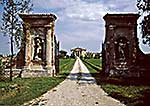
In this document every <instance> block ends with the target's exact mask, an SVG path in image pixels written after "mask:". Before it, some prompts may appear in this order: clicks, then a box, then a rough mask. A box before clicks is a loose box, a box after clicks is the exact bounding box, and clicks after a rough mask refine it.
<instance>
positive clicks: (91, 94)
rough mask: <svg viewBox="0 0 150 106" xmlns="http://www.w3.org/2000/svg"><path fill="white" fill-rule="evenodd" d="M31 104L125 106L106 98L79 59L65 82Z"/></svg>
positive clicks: (49, 105)
mask: <svg viewBox="0 0 150 106" xmlns="http://www.w3.org/2000/svg"><path fill="white" fill-rule="evenodd" d="M34 102H37V105H36V103H34ZM33 103H34V106H125V105H124V104H121V103H120V102H119V101H117V100H115V99H113V98H111V97H109V96H107V94H106V93H105V92H104V91H103V90H102V89H101V87H100V86H99V85H97V84H96V82H95V79H94V78H93V77H92V76H91V74H90V73H89V71H88V69H87V68H86V66H85V65H84V64H83V63H82V61H81V60H80V59H79V58H77V60H76V62H75V64H74V67H73V69H72V71H71V73H70V75H69V76H68V77H67V79H66V80H65V81H63V82H62V83H61V84H60V85H58V86H57V87H55V88H53V89H52V90H50V91H48V92H47V93H46V94H44V95H43V96H41V97H39V98H37V99H35V100H33V101H31V103H30V104H31V106H32V104H33Z"/></svg>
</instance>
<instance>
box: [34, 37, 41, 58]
mask: <svg viewBox="0 0 150 106" xmlns="http://www.w3.org/2000/svg"><path fill="white" fill-rule="evenodd" d="M34 42H35V45H34V56H33V60H42V39H41V38H38V37H37V38H35V39H34Z"/></svg>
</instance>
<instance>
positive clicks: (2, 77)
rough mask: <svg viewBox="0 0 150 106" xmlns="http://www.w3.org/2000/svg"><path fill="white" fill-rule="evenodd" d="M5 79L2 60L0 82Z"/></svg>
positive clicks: (0, 62)
mask: <svg viewBox="0 0 150 106" xmlns="http://www.w3.org/2000/svg"><path fill="white" fill-rule="evenodd" d="M3 79H4V65H3V62H2V59H0V81H1V80H3Z"/></svg>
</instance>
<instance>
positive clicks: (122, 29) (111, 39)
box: [102, 13, 139, 77]
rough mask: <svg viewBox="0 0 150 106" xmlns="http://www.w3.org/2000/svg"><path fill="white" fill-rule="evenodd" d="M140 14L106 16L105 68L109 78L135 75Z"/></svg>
mask: <svg viewBox="0 0 150 106" xmlns="http://www.w3.org/2000/svg"><path fill="white" fill-rule="evenodd" d="M138 17H139V15H138V14H132V13H130V14H106V15H105V16H104V20H105V23H106V24H105V27H106V35H105V41H104V44H103V54H102V55H103V68H104V70H103V71H105V72H104V73H105V74H106V75H107V76H118V77H121V76H123V77H129V76H133V75H136V73H134V72H133V71H134V67H135V59H136V55H137V54H136V51H135V50H136V49H138V40H137V19H138Z"/></svg>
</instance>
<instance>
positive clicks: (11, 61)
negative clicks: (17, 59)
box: [10, 36, 14, 81]
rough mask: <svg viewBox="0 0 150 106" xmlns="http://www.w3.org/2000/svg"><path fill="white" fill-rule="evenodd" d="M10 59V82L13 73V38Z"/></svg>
mask: <svg viewBox="0 0 150 106" xmlns="http://www.w3.org/2000/svg"><path fill="white" fill-rule="evenodd" d="M10 39H11V45H10V46H11V59H10V81H12V77H13V75H12V74H13V71H12V65H13V55H14V53H13V36H11V38H10Z"/></svg>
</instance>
